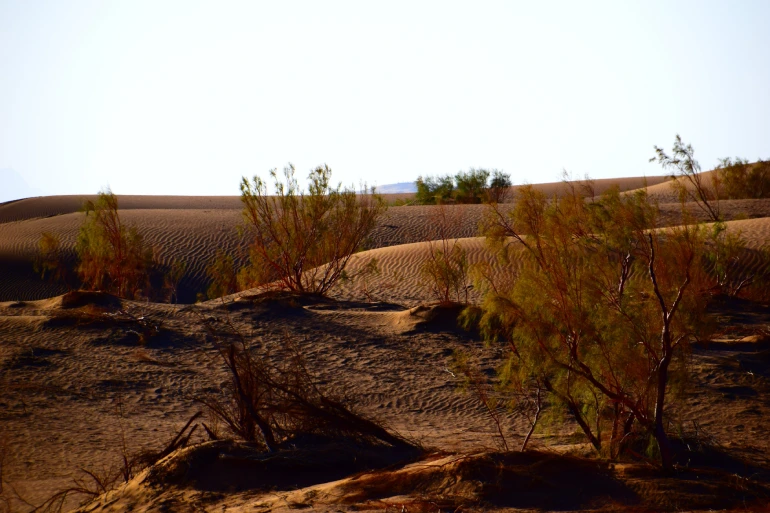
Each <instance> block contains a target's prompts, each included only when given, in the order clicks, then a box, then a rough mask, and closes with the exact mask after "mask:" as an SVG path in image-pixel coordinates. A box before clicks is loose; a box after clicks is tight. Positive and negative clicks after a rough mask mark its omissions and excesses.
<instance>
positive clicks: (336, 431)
mask: <svg viewBox="0 0 770 513" xmlns="http://www.w3.org/2000/svg"><path fill="white" fill-rule="evenodd" d="M207 328H208V330H209V333H210V334H211V335H212V336H213V338H214V339H215V341H216V343H217V349H218V351H219V354H220V356H221V357H222V359H223V361H224V363H225V365H226V366H227V369H228V371H229V377H230V379H229V381H228V383H227V386H226V388H225V390H224V395H223V396H222V395H216V396H206V397H199V398H198V401H199V402H201V403H202V404H204V405H205V406H206V407H208V409H209V410H210V412H211V413H212V414H213V416H214V417H215V418H216V419H218V420H219V421H221V422H222V423H223V424H224V425H225V426H226V427H227V429H228V430H229V431H230V432H231V433H232V434H233V435H235V436H236V437H237V438H240V439H242V440H246V441H249V442H255V443H257V444H259V445H260V446H262V448H264V449H265V450H267V451H269V452H276V451H279V450H282V449H285V448H289V446H290V445H291V444H292V443H293V441H295V440H298V439H299V438H301V437H306V436H308V435H310V436H319V437H323V438H327V439H338V440H356V441H359V442H369V443H376V444H386V445H390V446H393V447H405V446H408V445H410V444H408V443H407V442H406V441H405V440H404V439H402V438H400V437H398V436H395V435H393V434H391V433H389V432H388V431H387V430H385V429H384V428H383V427H381V426H379V425H378V424H376V423H375V422H372V421H370V420H368V419H365V418H363V417H361V416H359V415H357V414H355V413H353V412H352V411H350V410H349V409H348V408H347V407H346V406H345V405H344V404H343V403H342V401H341V400H340V399H337V398H334V397H332V396H331V395H330V394H329V393H328V392H326V391H324V390H321V388H320V387H319V385H318V382H317V380H316V379H315V378H314V377H313V376H312V375H311V374H310V372H309V371H308V369H307V364H306V361H305V359H304V357H303V355H302V353H301V351H300V350H299V349H298V348H297V347H296V346H295V345H294V344H293V341H292V340H291V339H289V338H286V339H285V341H284V344H283V347H284V348H286V349H288V351H289V353H290V354H289V356H288V357H286V356H282V357H281V358H272V355H271V354H270V353H269V352H268V351H262V352H261V353H260V352H258V351H257V350H256V349H255V348H253V347H251V345H250V344H249V343H248V341H247V340H246V339H245V338H244V337H242V336H241V335H240V334H239V333H237V332H235V331H234V330H232V327H231V326H229V328H228V329H229V330H230V331H229V332H227V334H226V336H227V337H233V335H234V336H235V337H234V338H235V339H236V341H234V342H226V341H225V336H222V334H221V332H218V331H217V330H216V329H215V328H214V327H213V326H211V325H208V326H207Z"/></svg>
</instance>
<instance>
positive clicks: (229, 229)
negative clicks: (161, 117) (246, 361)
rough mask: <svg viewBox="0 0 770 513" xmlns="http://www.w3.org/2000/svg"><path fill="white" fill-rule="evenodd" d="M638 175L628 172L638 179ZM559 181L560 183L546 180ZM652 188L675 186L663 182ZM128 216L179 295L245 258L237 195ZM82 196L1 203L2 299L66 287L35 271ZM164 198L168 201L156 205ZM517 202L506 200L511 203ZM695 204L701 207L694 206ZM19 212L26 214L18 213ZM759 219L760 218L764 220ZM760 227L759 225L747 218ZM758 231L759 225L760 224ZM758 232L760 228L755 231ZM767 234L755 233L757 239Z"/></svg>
mask: <svg viewBox="0 0 770 513" xmlns="http://www.w3.org/2000/svg"><path fill="white" fill-rule="evenodd" d="M638 180H639V179H628V180H627V182H625V183H626V185H629V186H631V185H634V184H637V183H638ZM546 185H547V186H548V187H557V186H560V184H546ZM653 187H669V185H668V184H665V183H661V184H659V185H658V186H653ZM120 198H121V199H120V201H121V203H120V206H121V215H122V219H123V221H124V222H125V223H127V224H129V225H131V224H133V225H135V226H137V227H138V228H139V231H140V233H142V234H143V235H144V236H145V238H146V242H147V244H148V245H149V246H150V247H152V248H153V249H154V251H155V254H156V256H157V262H158V265H159V268H160V270H161V271H162V270H163V269H164V268H166V267H167V266H169V265H170V264H171V263H172V262H173V261H174V260H175V259H179V260H183V261H184V262H186V263H187V271H186V274H185V276H184V277H183V279H182V282H181V284H180V288H179V294H180V301H182V302H192V301H194V300H195V298H196V295H197V294H198V293H199V292H205V290H206V288H207V284H208V278H207V275H206V267H207V266H208V264H209V262H210V261H211V259H212V258H213V257H214V256H215V254H216V252H217V250H219V249H223V250H226V251H228V252H230V253H231V254H233V255H235V257H236V259H238V260H239V261H243V255H245V248H246V244H247V243H246V241H245V240H243V239H241V238H239V237H238V235H237V233H236V226H237V225H238V224H239V223H240V222H241V213H240V208H241V206H240V200H239V199H238V198H237V197H191V198H184V197H175V196H165V197H160V196H159V197H153V196H124V197H123V196H122V197H120ZM79 200H80V197H77V196H58V197H51V198H33V199H29V200H21V201H16V202H12V203H6V204H3V205H0V219H5V222H2V223H0V300H17V299H22V300H32V299H40V298H43V297H50V296H52V295H56V294H61V293H63V292H64V291H65V290H66V289H65V288H64V287H63V286H62V285H57V284H52V283H46V282H44V281H43V280H41V279H40V277H39V276H38V275H36V274H35V273H34V272H33V261H34V258H35V255H37V253H38V242H39V239H40V234H41V233H43V232H51V233H54V234H56V235H58V236H59V237H60V238H61V242H62V246H63V248H64V250H65V252H66V253H67V254H68V256H69V262H70V263H71V264H73V263H74V261H75V254H74V248H75V242H76V239H77V233H78V229H79V227H80V224H81V223H82V220H83V214H82V213H80V212H77V211H76V210H77V207H78V206H79V204H80V203H79ZM159 205H161V206H164V208H155V207H158V206H159ZM512 207H513V205H504V206H503V208H504V209H510V208H512ZM689 208H690V209H691V210H692V211H693V212H695V213H696V214H698V212H699V211H698V209H697V207H695V206H694V205H689ZM486 209H487V207H486V206H484V205H447V206H444V207H437V206H400V207H391V208H390V209H388V210H387V212H386V213H385V215H384V216H383V218H382V219H381V221H380V223H379V225H378V227H377V228H376V229H375V230H374V232H373V233H372V235H371V238H370V241H369V242H368V245H367V249H375V248H383V247H392V246H398V245H402V244H411V243H418V242H424V241H427V240H433V239H435V238H436V224H437V222H439V220H440V217H441V212H442V211H444V212H445V214H446V217H447V218H448V219H449V220H450V221H451V223H450V224H451V228H450V230H449V231H448V232H447V236H448V237H457V238H469V237H475V236H477V235H478V226H479V223H480V222H481V220H482V218H483V216H484V214H485V211H486ZM680 209H681V206H680V205H679V203H668V204H661V213H662V222H663V224H677V223H679V222H680V219H681V215H680ZM722 210H723V212H724V213H725V216H726V218H727V219H733V218H735V217H736V216H743V217H749V218H755V217H764V216H768V215H770V200H730V201H723V202H722ZM699 217H700V218H701V219H702V220H706V217H705V215H703V214H700V215H699ZM12 219H21V220H12ZM762 223H763V221H760V220H757V221H756V223H755V225H756V226H761V225H762ZM746 226H754V225H746ZM752 230H754V231H756V229H755V228H752ZM757 233H759V232H757ZM761 237H762V235H757V236H756V237H755V239H756V240H755V242H752V244H755V245H756V244H759V242H758V241H759V240H760V239H761Z"/></svg>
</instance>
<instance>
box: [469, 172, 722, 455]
mask: <svg viewBox="0 0 770 513" xmlns="http://www.w3.org/2000/svg"><path fill="white" fill-rule="evenodd" d="M492 209H493V212H492V214H493V215H491V216H490V221H489V222H488V224H487V225H486V234H487V236H488V237H489V240H490V242H491V243H492V244H493V245H494V247H496V248H497V249H498V251H499V252H500V254H501V256H502V257H504V258H507V259H511V258H523V259H524V261H525V263H524V265H522V266H520V267H518V271H517V275H516V279H515V280H514V281H513V282H511V283H512V285H511V286H509V287H505V286H493V287H490V292H489V293H488V295H487V296H486V298H485V302H484V311H485V313H484V314H483V316H482V318H481V323H482V326H486V327H487V328H488V329H487V330H486V331H487V332H492V333H496V334H498V335H501V336H502V337H503V339H504V340H505V341H506V344H507V347H508V349H509V351H508V357H507V361H506V363H505V365H503V367H502V368H501V377H502V378H503V379H504V380H509V381H513V382H519V383H524V382H527V381H530V382H531V381H536V382H538V383H541V384H542V386H543V387H544V388H545V390H546V391H547V392H548V393H549V395H550V399H551V400H552V401H553V402H555V403H559V404H561V405H563V406H564V407H565V408H566V410H567V411H568V412H569V413H570V414H571V415H572V417H573V418H574V419H575V420H576V422H577V423H578V425H579V426H580V428H581V430H582V431H583V433H584V434H585V435H586V437H587V439H588V440H589V441H590V442H591V443H592V444H593V446H594V447H595V448H596V449H597V450H601V449H602V447H603V444H604V443H605V442H606V438H605V435H607V434H609V437H610V440H609V442H610V443H609V445H610V450H611V453H613V454H616V453H617V452H618V451H619V450H621V449H622V448H623V447H624V446H627V445H628V441H629V440H630V439H633V438H634V437H636V438H639V437H641V438H644V437H647V436H649V437H651V439H652V440H654V441H655V449H656V450H655V451H654V452H656V453H657V454H658V455H659V457H660V459H661V462H662V465H663V467H664V468H666V469H671V468H672V465H673V456H672V453H671V446H670V443H669V439H668V436H667V433H666V413H667V406H668V402H669V400H670V397H669V396H670V394H669V392H670V386H671V384H672V382H676V381H677V380H672V379H671V377H672V375H674V374H676V373H680V372H684V371H685V364H686V356H687V354H688V346H689V343H690V340H691V338H692V337H693V336H696V335H698V334H699V333H700V332H701V331H702V330H703V329H704V324H703V318H704V311H705V306H706V295H705V294H703V291H704V290H705V289H707V288H708V283H707V281H708V279H707V276H706V274H705V271H704V269H703V266H702V258H703V254H704V252H705V250H706V244H705V242H706V235H705V233H704V230H702V229H701V228H700V227H699V226H697V225H687V224H686V225H682V226H680V227H675V228H669V229H666V230H660V229H655V228H656V219H657V208H656V206H655V205H653V204H652V203H651V202H650V200H649V198H648V197H647V195H646V193H645V192H639V193H637V194H633V195H621V194H620V193H619V192H618V190H617V189H612V190H610V191H608V192H606V193H605V194H604V195H603V196H602V197H601V198H600V199H598V200H595V201H591V202H589V201H586V198H584V197H583V195H582V194H581V193H580V192H579V190H578V188H573V189H572V190H571V193H570V194H566V195H564V196H563V197H561V198H558V199H553V200H549V199H548V198H546V197H545V196H544V195H543V194H542V193H539V192H538V191H536V190H534V189H533V188H532V187H524V188H523V189H522V190H521V192H520V194H519V195H518V197H517V201H516V208H515V209H514V210H513V211H512V212H510V213H506V212H502V211H500V210H498V209H497V207H496V206H494V205H493V207H492ZM511 241H513V242H514V243H513V244H512V243H511ZM482 331H484V330H482ZM624 444H625V445H624Z"/></svg>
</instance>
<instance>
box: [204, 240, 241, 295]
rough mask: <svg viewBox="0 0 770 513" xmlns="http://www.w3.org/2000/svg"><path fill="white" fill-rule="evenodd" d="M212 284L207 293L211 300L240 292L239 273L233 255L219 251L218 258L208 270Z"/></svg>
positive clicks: (215, 258) (216, 257)
mask: <svg viewBox="0 0 770 513" xmlns="http://www.w3.org/2000/svg"><path fill="white" fill-rule="evenodd" d="M206 274H208V277H209V280H210V284H209V288H208V290H207V291H206V293H207V294H208V298H209V299H216V298H220V297H222V296H227V295H229V294H233V293H235V292H237V291H238V272H237V271H236V268H235V262H234V261H233V257H232V255H229V254H227V253H226V252H225V251H223V250H221V249H220V250H218V251H217V254H216V256H215V257H214V259H213V260H212V261H211V263H210V264H209V265H208V267H207V268H206Z"/></svg>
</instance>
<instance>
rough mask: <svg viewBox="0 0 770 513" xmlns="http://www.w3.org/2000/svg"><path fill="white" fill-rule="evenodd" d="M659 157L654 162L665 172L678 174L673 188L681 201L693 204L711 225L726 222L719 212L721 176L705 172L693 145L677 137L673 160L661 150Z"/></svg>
mask: <svg viewBox="0 0 770 513" xmlns="http://www.w3.org/2000/svg"><path fill="white" fill-rule="evenodd" d="M655 154H656V155H655V157H653V158H651V159H650V162H655V161H657V162H658V163H659V164H660V165H661V166H663V168H664V169H673V170H674V175H673V176H672V178H673V180H671V186H672V187H674V189H675V190H676V191H677V192H678V194H679V199H680V201H682V202H685V201H693V202H695V204H696V205H697V206H698V208H700V209H701V210H702V211H703V212H704V213H705V214H706V215H707V216H708V218H709V219H710V220H711V221H715V222H717V221H722V214H721V211H720V208H719V198H720V194H721V185H722V184H721V179H720V175H719V173H711V174H710V175H708V177H706V176H705V175H704V173H702V172H701V167H700V164H699V163H698V161H697V160H695V150H694V149H693V147H692V145H690V144H684V143H683V142H682V138H681V137H680V136H679V134H677V136H676V138H675V139H674V146H673V148H672V150H671V155H670V156H669V155H668V154H667V153H666V152H665V151H664V150H663V148H659V147H657V146H655Z"/></svg>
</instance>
